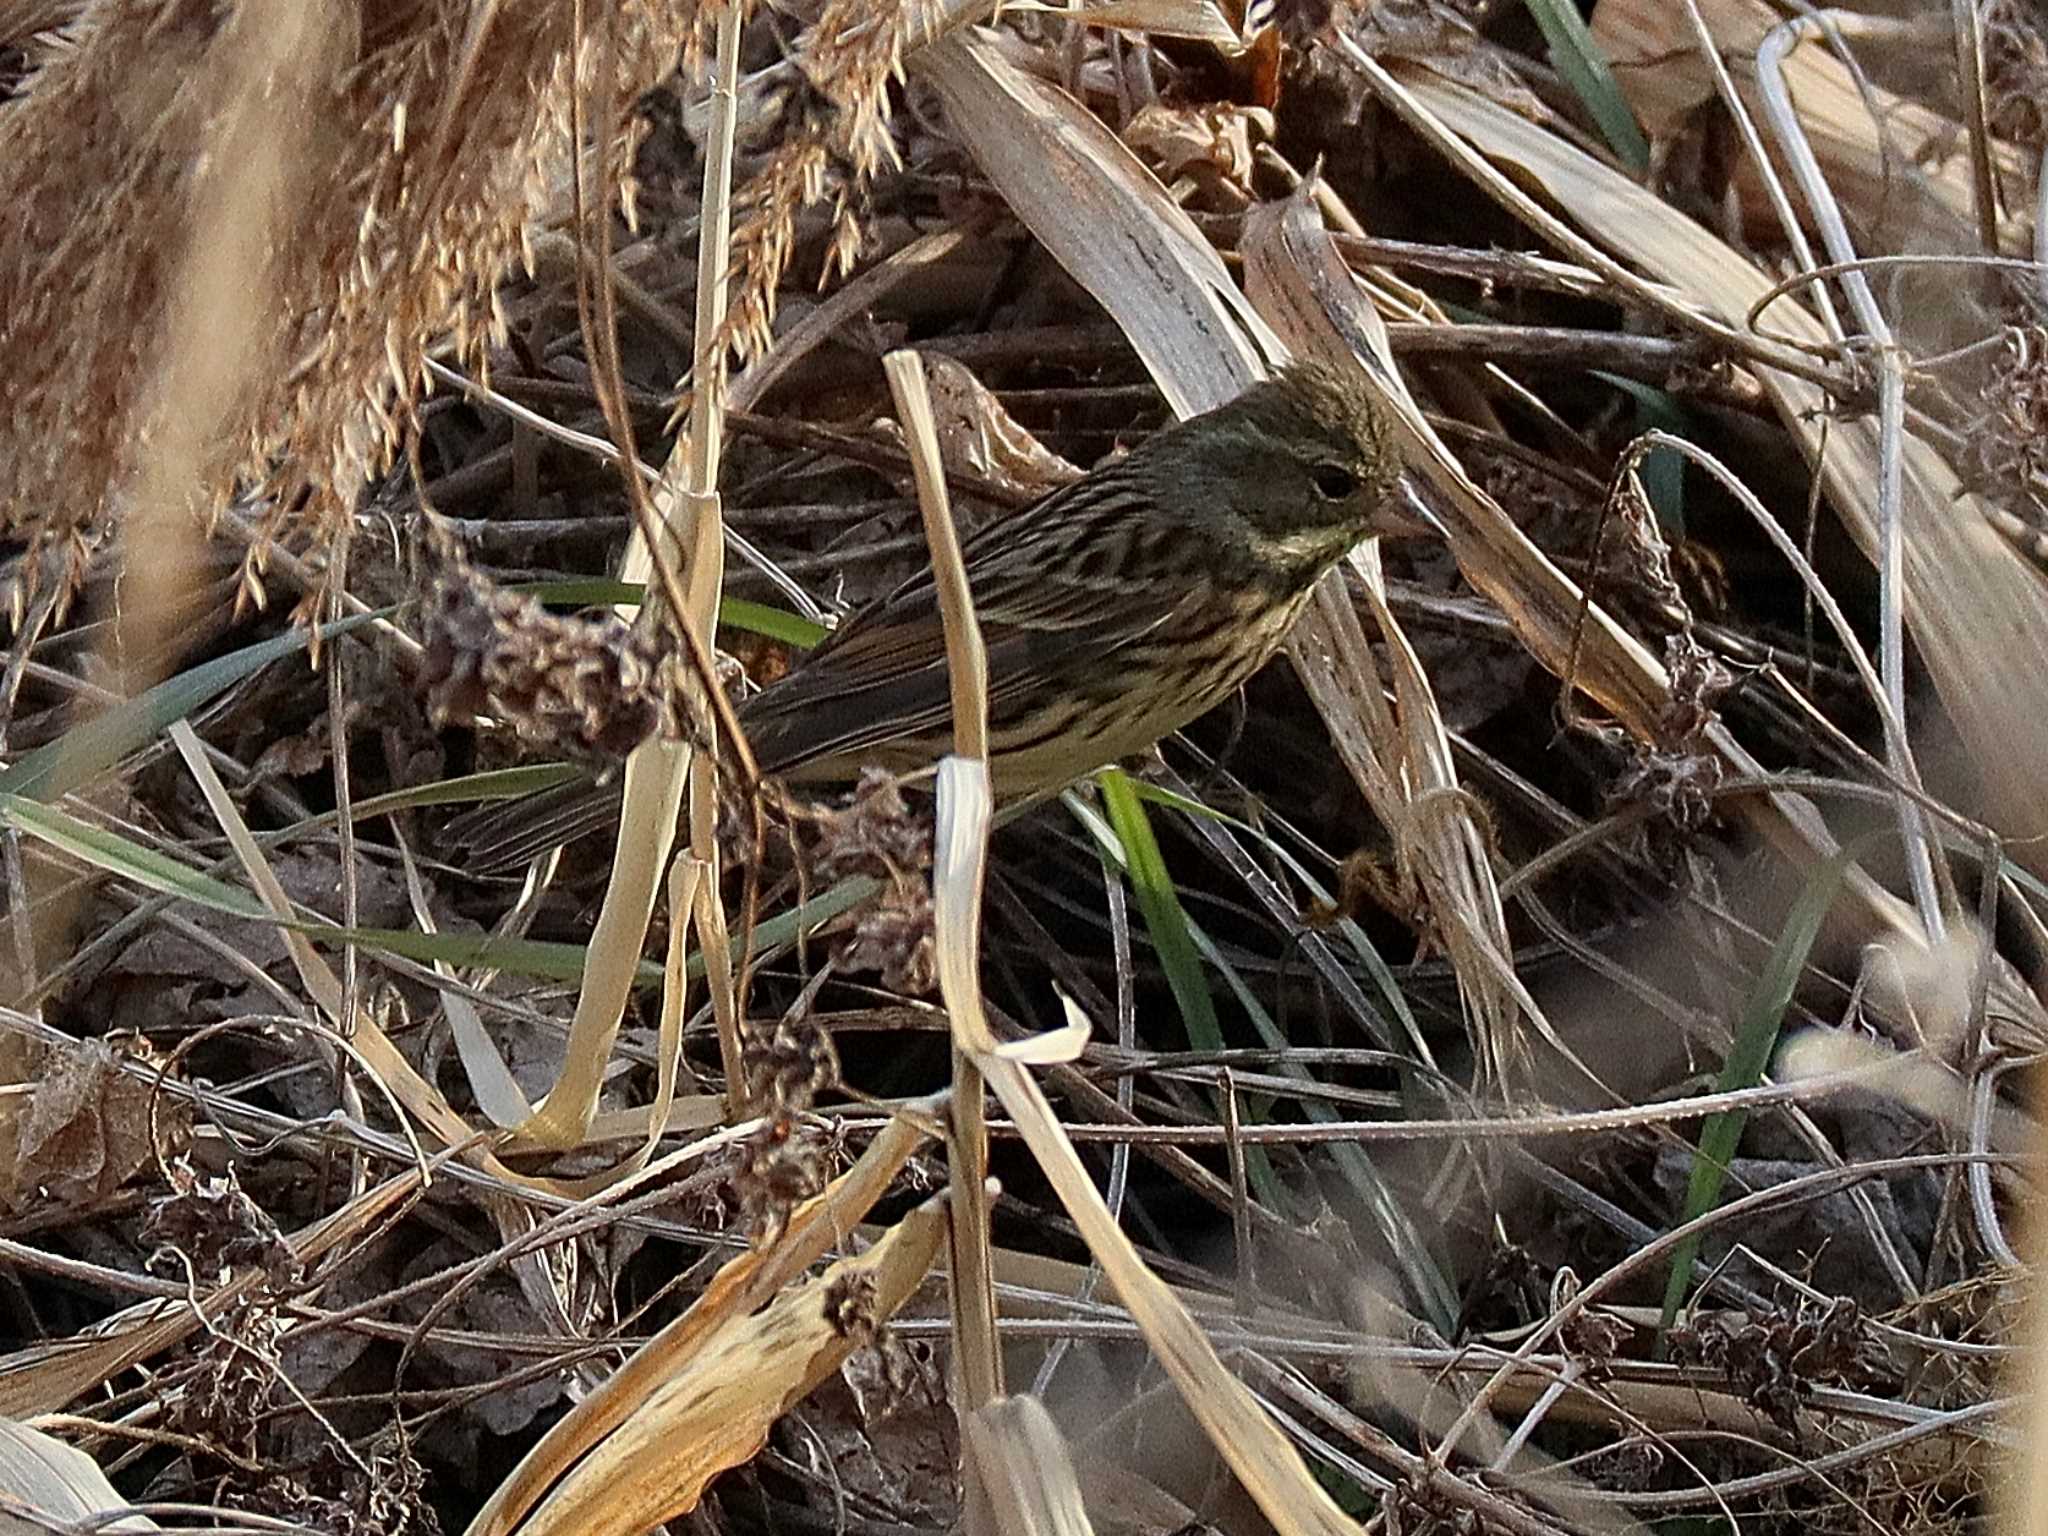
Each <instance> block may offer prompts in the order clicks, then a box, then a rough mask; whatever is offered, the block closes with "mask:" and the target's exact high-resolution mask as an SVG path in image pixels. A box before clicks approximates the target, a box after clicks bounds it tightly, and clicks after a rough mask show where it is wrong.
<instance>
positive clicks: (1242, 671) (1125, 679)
mask: <svg viewBox="0 0 2048 1536" xmlns="http://www.w3.org/2000/svg"><path fill="white" fill-rule="evenodd" d="M1399 477H1400V465H1399V462H1398V456H1397V451H1396V448H1395V439H1394V431H1393V425H1392V423H1391V421H1390V420H1389V418H1388V416H1387V414H1386V411H1385V408H1384V407H1383V406H1381V405H1380V404H1379V402H1378V401H1377V399H1376V398H1375V397H1374V396H1373V395H1372V394H1371V392H1370V391H1369V390H1368V389H1367V388H1366V386H1365V384H1364V383H1363V381H1362V380H1358V379H1355V378H1347V377H1346V375H1344V374H1342V373H1340V372H1338V371H1337V370H1336V369H1334V368H1329V367H1325V366H1323V365H1321V364H1317V363H1296V364H1293V365H1291V366H1289V367H1287V368H1285V369H1283V370H1282V371H1281V372H1280V373H1279V374H1278V376H1276V377H1275V378H1273V379H1270V380H1268V381H1266V382H1264V383H1260V384H1254V385H1253V386H1252V387H1251V388H1249V389H1247V390H1245V391H1244V393H1242V394H1241V395H1239V396H1238V397H1237V398H1236V399H1234V400H1232V401H1230V402H1229V403H1228V404H1226V405H1222V406H1219V407H1217V408H1216V409H1215V410H1212V411H1207V412H1205V413H1203V414H1202V415H1199V416H1193V417H1190V418H1189V419H1188V420H1186V421H1183V422H1180V423H1178V424H1177V425H1174V426H1171V427H1167V428H1165V429H1164V430H1162V431H1160V432H1157V433H1155V434H1154V435H1153V436H1152V437H1150V438H1148V439H1147V440H1146V441H1145V442H1143V443H1142V444H1140V445H1139V446H1138V447H1137V448H1135V449H1133V450H1132V451H1131V452H1130V453H1129V454H1128V455H1126V456H1125V457H1123V458H1121V459H1119V460H1117V461H1116V462H1115V463H1113V464H1109V465H1106V466H1104V467H1103V468H1101V469H1099V470H1097V471H1095V472H1094V473H1093V474H1091V475H1089V476H1087V477H1086V478H1085V479H1082V480H1078V481H1075V482H1074V483H1073V484H1071V485H1067V486H1062V487H1061V488H1060V489H1058V490H1056V491H1053V492H1051V493H1050V494H1049V495H1047V496H1045V497H1043V498H1041V499H1040V500H1038V501H1036V502H1034V503H1033V504H1032V505H1031V506H1029V507H1027V508H1025V509H1023V510H1022V511H1020V512H1017V513H1015V514H1014V515H1012V516H1010V517H1007V518H1004V519H1003V520H1002V521H1000V522H998V523H996V524H994V525H993V526H991V527H988V528H985V529H983V530H982V531H981V532H980V533H979V534H977V535H976V536H975V537H974V538H973V539H971V540H969V541H968V542H967V544H966V546H965V548H964V549H963V551H962V556H963V559H964V561H965V564H966V568H967V580H968V585H969V587H970V588H971V589H972V591H973V593H974V606H975V613H976V615H977V617H978V618H979V620H980V623H981V631H982V639H983V642H984V644H985V645H986V646H987V650H988V724H989V772H990V777H991V780H992V782H993V787H994V790H995V793H996V796H997V797H998V798H999V799H1004V800H1014V799H1018V798H1021V797H1025V796H1029V795H1034V794H1039V793H1043V792H1047V791H1050V790H1055V789H1058V788H1060V787H1061V786H1063V785H1065V784H1067V783H1068V782H1070V781H1071V780H1073V779H1076V778H1078V777H1080V776H1081V775H1083V774H1085V773H1087V772H1089V771H1090V770H1091V769H1094V768H1098V767H1100V766H1102V765H1103V764H1104V763H1109V762H1114V761H1116V760H1117V759H1118V758H1122V757H1127V756H1130V755H1131V754H1133V753H1136V752H1141V751H1143V750H1144V749H1146V748H1147V747H1150V746H1151V745H1152V744H1153V743H1154V742H1156V741H1158V740H1160V739H1161V738H1162V737H1164V736H1167V735H1170V734H1171V733H1172V732H1174V731H1177V730H1179V729H1180V728H1181V727H1182V726H1184V725H1186V724H1187V723H1188V722H1190V721H1191V720H1194V719H1195V718H1196V717H1197V716H1199V715H1201V714H1203V713H1204V712H1205V711H1207V710H1208V709H1210V708H1211V707H1212V706H1214V705H1215V704H1217V703H1219V702H1220V701H1222V700H1223V699H1225V698H1226V697H1228V696H1229V695H1230V694H1231V693H1232V692H1233V691H1234V690H1235V689H1236V688H1237V687H1238V686H1239V685H1240V684H1241V683H1243V682H1244V681H1245V679H1247V678H1248V677H1250V676H1251V675H1252V674H1253V673H1254V672H1256V671H1257V670H1258V669H1259V668H1260V667H1262V666H1263V665H1265V663H1266V662H1267V661H1268V660H1270V659H1271V657H1272V655H1273V653H1274V652H1275V651H1276V650H1278V649H1279V647H1280V644H1281V642H1282V641H1283V640H1284V639H1285V638H1286V636H1287V632H1288V630H1289V629H1291V628H1292V627H1293V625H1294V621H1295V619H1296V618H1297V617H1298V616H1299V614H1300V612H1301V609H1302V605H1303V604H1304V603H1305V602H1306V601H1307V599H1308V595H1309V592H1310V589H1311V588H1313V587H1314V585H1315V583H1316V581H1317V579H1318V578H1320V577H1321V576H1322V574H1323V573H1324V572H1325V571H1327V570H1328V569H1329V568H1330V567H1331V566H1332V565H1333V564H1335V563H1336V562H1337V561H1338V560H1339V559H1340V558H1342V557H1343V556H1344V555H1345V554H1346V553H1347V552H1348V551H1349V550H1350V549H1351V547H1352V546H1353V545H1355V544H1356V543H1358V541H1359V540H1361V539H1363V538H1366V537H1367V536H1369V535H1372V534H1375V533H1388V532H1396V531H1408V530H1409V529H1411V528H1412V527H1413V526H1414V523H1413V522H1412V520H1411V519H1408V518H1407V517H1405V516H1404V515H1402V514H1401V513H1400V512H1398V511H1397V510H1396V509H1395V507H1394V491H1395V486H1396V483H1397V481H1398V479H1399ZM739 718H740V723H741V725H742V726H743V727H744V728H745V730H746V733H747V740H748V742H749V743H750V744H751V745H752V747H753V751H754V757H755V760H756V761H757V762H758V763H759V765H760V768H761V771H762V772H763V773H764V774H767V775H770V776H773V777H778V778H781V779H784V780H786V781H788V782H790V783H794V784H832V783H850V782H852V781H853V780H854V779H856V778H858V776H859V775H860V772H861V770H862V769H864V768H867V767H880V768H885V769H888V770H891V771H896V772H903V771H908V770H911V769H916V768H921V767H928V766H930V765H931V764H932V763H934V762H936V761H937V760H938V759H939V758H940V757H942V756H944V755H945V754H946V753H947V752H949V751H951V750H952V745H953V720H952V697H951V692H950V688H949V683H948V673H947V666H946V643H945V632H944V629H943V627H942V625H941V622H940V616H939V603H938V594H937V589H936V586H935V584H934V582H933V578H932V573H931V572H930V571H929V570H927V571H925V572H924V573H922V574H921V575H918V576H916V577H913V578H912V579H911V580H909V581H907V582H905V583H904V584H903V585H902V586H900V587H898V588H896V590H895V591H893V592H891V593H889V594H888V595H887V596H885V597H882V598H880V599H878V600H877V601H875V602H873V603H871V604H869V605H868V606H867V607H865V608H863V609H861V610H860V611H859V612H857V613H855V614H854V615H853V616H852V617H851V618H849V619H847V620H846V621H845V622H844V623H843V624H841V625H840V627H839V628H838V629H836V630H835V631H833V633H832V634H831V635H830V636H828V637H827V638H826V639H825V641H824V642H823V643H822V644H820V645H819V646H818V647H817V649H815V650H814V651H812V652H811V653H810V654H809V655H808V656H806V657H804V658H803V660H802V661H801V662H800V663H799V664H798V665H797V666H796V668H795V669H794V670H793V671H791V673H790V674H789V675H788V676H787V677H785V678H783V679H782V680H781V681H780V682H777V683H775V684H773V685H772V686H770V687H769V688H767V689H765V690H763V691H762V692H761V693H760V694H758V695H756V696H755V697H754V698H752V699H750V700H748V701H747V702H746V703H745V704H743V705H742V706H741V707H740V711H739ZM618 796H619V790H618V788H617V786H616V785H612V786H602V785H593V784H588V783H578V784H570V785H564V786H562V787H561V788H559V789H555V790H549V791H545V792H543V793H542V794H540V795H535V796H531V797H529V798H528V799H527V800H525V801H521V802H517V803H516V804H514V805H513V806H510V807H497V808H493V809H494V812H495V814H494V815H492V816H491V817H490V819H489V821H487V822H486V821H482V820H481V819H480V820H479V823H478V825H477V832H478V833H479V834H485V828H488V833H487V834H485V835H473V836H469V837H466V838H462V839H461V840H463V841H466V842H467V843H468V844H469V847H470V849H471V851H472V854H473V857H472V859H471V860H470V861H469V862H470V864H471V866H472V867H483V868H490V867H503V866H505V865H508V864H515V863H518V862H520V861H523V860H524V859H527V858H530V857H533V856H534V855H536V854H538V853H541V852H544V851H545V850H546V849H547V848H549V847H553V846H556V845H558V844H560V843H563V842H566V841H568V840H569V839H570V838H572V837H576V836H580V835H581V834H582V833H584V832H588V831H593V830H595V829H596V828H597V827H599V826H602V825H605V824H606V823H607V822H608V821H610V820H612V819H615V816H616V809H615V808H616V806H617V804H618ZM454 830H455V829H451V831H454ZM458 835H459V834H458Z"/></svg>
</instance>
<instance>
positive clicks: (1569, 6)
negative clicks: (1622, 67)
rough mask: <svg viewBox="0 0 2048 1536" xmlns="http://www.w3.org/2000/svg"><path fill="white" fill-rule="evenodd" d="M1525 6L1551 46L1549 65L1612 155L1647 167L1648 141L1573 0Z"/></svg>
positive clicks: (1634, 168) (1634, 167) (1533, 1)
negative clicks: (1594, 127)
mask: <svg viewBox="0 0 2048 1536" xmlns="http://www.w3.org/2000/svg"><path fill="white" fill-rule="evenodd" d="M1528 6H1529V14H1530V15H1531V16H1533V17H1535V18H1536V25H1537V26H1538V27H1539V28H1541V29H1542V32H1543V41H1544V43H1545V44H1546V45H1547V46H1548V47H1549V49H1550V64H1551V67H1552V68H1553V69H1555V70H1556V71H1557V72H1558V73H1559V74H1560V75H1562V76H1563V77H1564V82H1565V84H1566V85H1568V86H1570V87H1571V89H1572V94H1573V95H1575V96H1577V97H1578V98H1579V100H1580V101H1582V102H1584V103H1585V106H1586V111H1587V112H1588V113H1590V114H1591V116H1592V118H1593V121H1594V122H1595V123H1597V124H1598V125H1599V128H1600V133H1601V136H1602V137H1603V138H1605V139H1606V140H1607V145H1608V147H1609V148H1610V149H1612V150H1613V151H1614V153H1615V157H1616V158H1617V159H1619V160H1620V161H1621V163H1622V164H1623V165H1625V166H1627V167H1628V168H1629V170H1630V171H1631V172H1632V173H1633V174H1635V175H1638V176H1640V175H1642V173H1643V172H1644V171H1646V170H1648V169H1649V167H1650V145H1649V142H1648V141H1647V140H1646V139H1644V137H1643V130H1642V129H1641V128H1640V127H1638V126H1637V125H1636V115H1635V113H1634V112H1632V111H1631V110H1629V104H1628V98H1627V97H1625V96H1623V95H1622V94H1621V86H1620V84H1619V83H1618V82H1617V81H1616V80H1615V78H1614V71H1613V69H1612V68H1610V67H1609V66H1608V63H1607V56H1606V55H1605V54H1604V53H1602V52H1601V51H1600V45H1599V44H1598V43H1596V42H1594V41H1593V34H1592V33H1591V32H1590V31H1588V30H1587V27H1586V21H1585V18H1584V17H1582V16H1581V15H1580V14H1579V8H1578V5H1577V4H1576V3H1575V0H1528Z"/></svg>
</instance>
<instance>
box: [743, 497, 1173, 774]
mask: <svg viewBox="0 0 2048 1536" xmlns="http://www.w3.org/2000/svg"><path fill="white" fill-rule="evenodd" d="M1087 485H1088V482H1085V481H1084V482H1080V483H1079V484H1078V485H1077V486H1075V487H1073V488H1072V489H1073V490H1075V491H1079V490H1081V489H1083V488H1084V487H1087ZM1055 494H1056V495H1063V494H1066V493H1055ZM1044 506H1045V504H1043V503H1041V507H1044ZM1045 510H1047V511H1051V510H1054V509H1052V508H1049V507H1047V508H1045ZM1060 510H1062V511H1063V512H1064V514H1065V515H1063V516H1061V517H1058V518H1043V517H1038V516H1033V515H1030V514H1019V515H1018V517H1016V518H1012V519H1006V520H1005V521H1004V522H1003V523H1000V524H998V525H996V526H994V527H992V528H989V529H986V530H984V531H983V532H982V533H981V534H980V535H978V536H977V537H976V538H974V539H973V540H970V541H969V543H968V545H967V547H966V549H965V550H963V551H962V555H963V560H964V563H965V564H966V567H967V571H968V582H969V585H970V586H971V587H972V589H973V592H974V607H975V616H976V618H977V619H978V620H979V621H980V624H981V631H982V641H983V644H984V645H985V647H986V648H987V651H988V677H989V713H990V716H991V719H992V721H995V722H1000V721H1001V719H1002V717H1003V715H1004V714H1005V712H1006V708H1005V707H1006V706H1008V705H1011V704H1017V703H1021V701H1024V700H1028V699H1031V698H1033V697H1040V696H1046V695H1048V694H1050V695H1054V696H1057V695H1058V694H1059V693H1061V692H1065V691H1067V689H1068V688H1069V687H1070V686H1071V684H1070V683H1067V682H1063V681H1062V679H1063V678H1065V677H1066V676H1067V671H1068V668H1069V667H1070V666H1072V665H1073V664H1074V663H1075V661H1076V660H1077V659H1078V658H1081V657H1088V658H1090V659H1091V664H1092V663H1093V662H1095V661H1097V660H1099V661H1100V662H1101V663H1103V664H1105V665H1113V664H1114V658H1115V655H1116V652H1117V651H1118V650H1120V649H1121V648H1122V647H1124V646H1126V645H1128V644H1130V643H1131V642H1132V641H1134V640H1138V639H1141V638H1142V637H1143V636H1145V635H1147V634H1149V633H1150V632H1152V631H1153V630H1155V629H1157V628H1158V627H1159V626H1160V625H1162V624H1164V623H1166V622H1167V621H1168V620H1169V619H1171V618H1172V617H1173V616H1174V614H1175V613H1176V612H1178V611H1180V610H1181V609H1182V608H1183V607H1184V606H1186V605H1187V604H1189V603H1190V602H1193V601H1197V600H1198V593H1197V592H1196V591H1194V590H1192V589H1191V584H1190V582H1189V581H1187V580H1184V579H1180V578H1176V577H1173V576H1171V575H1169V574H1167V573H1164V572H1159V573H1158V574H1160V575H1161V577H1162V579H1159V580H1156V581H1152V582H1147V583H1143V584H1140V583H1137V582H1134V581H1133V580H1132V579H1131V577H1130V574H1129V572H1130V569H1131V568H1132V565H1133V564H1139V565H1141V566H1142V565H1147V564H1150V565H1151V568H1152V569H1153V570H1155V572H1156V571H1157V565H1156V564H1154V563H1152V562H1134V561H1132V560H1130V559H1128V558H1126V552H1125V551H1124V550H1123V549H1122V548H1121V547H1120V541H1121V540H1122V539H1125V538H1133V537H1142V536H1143V535H1142V533H1141V532H1134V531H1132V530H1133V529H1136V528H1140V527H1141V526H1142V522H1143V521H1144V520H1142V519H1133V518H1131V517H1130V516H1129V514H1128V509H1119V508H1118V507H1117V506H1115V505H1114V503H1110V504H1107V505H1101V504H1093V503H1084V504H1081V505H1073V506H1069V507H1067V508H1064V509H1060ZM1098 519H1099V520H1098ZM1091 522H1092V523H1093V526H1092V527H1091V526H1089V525H1090V523H1091ZM1083 551H1085V552H1086V554H1087V555H1088V556H1092V557H1093V558H1086V557H1084V555H1083V553H1082V552H1083ZM951 709H952V694H951V685H950V682H949V677H948V671H947V666H946V637H945V629H944V625H943V622H942V620H941V617H940V610H939V602H938V592H937V588H936V586H935V584H934V581H933V578H932V574H931V572H929V571H926V572H924V573H922V574H921V575H919V576H917V577H915V578H913V579H912V580H910V581H907V582H905V583H904V584H903V585H902V586H900V587H898V588H897V589H896V590H895V591H893V592H891V593H890V594H889V595H888V596H886V597H884V598H881V599H879V600H878V601H877V602H875V603H874V604H873V605H872V606H871V607H868V608H865V609H863V610H861V612H860V613H858V614H856V615H855V616H854V617H853V618H851V619H849V620H848V621H847V622H846V623H845V624H844V625H842V626H841V627H840V628H839V629H838V630H837V631H835V632H834V633H833V634H832V635H831V636H830V637H829V638H827V639H826V640H825V642H824V643H823V644H821V645H820V646H819V647H818V648H817V649H816V650H815V651H813V652H812V653H811V654H810V655H809V656H808V657H806V658H805V659H804V661H803V662H802V663H801V664H800V665H799V666H798V667H797V668H796V670H795V671H793V672H792V673H791V674H790V675H789V676H788V677H786V678H784V679H783V680H782V681H781V682H779V683H777V684H775V685H774V686H773V687H771V688H769V689H768V690H767V691H765V692H764V693H762V694H761V695H760V696H759V697H757V698H755V699H753V700H751V701H749V703H748V704H747V707H746V708H745V710H744V711H743V712H742V717H741V718H742V722H743V723H744V725H745V726H746V729H747V736H748V740H749V742H750V743H751V744H752V746H753V749H754V752H755V755H756V757H757V759H758V760H759V762H760V765H761V767H762V768H763V769H764V770H765V771H767V772H771V773H774V772H785V771H788V770H790V769H791V768H793V767H796V766H798V765H800V764H802V763H804V762H807V761H810V760H812V759H817V758H824V757H828V756H835V755H839V754H845V753H856V752H860V751H863V750H870V749H874V748H877V747H882V746H886V745H888V744H890V743H892V742H896V741H901V740H907V739H915V738H918V737H928V736H930V735H932V734H934V733H936V732H938V731H941V730H943V729H944V728H945V726H946V724H947V722H948V720H949V718H950V713H951Z"/></svg>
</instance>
